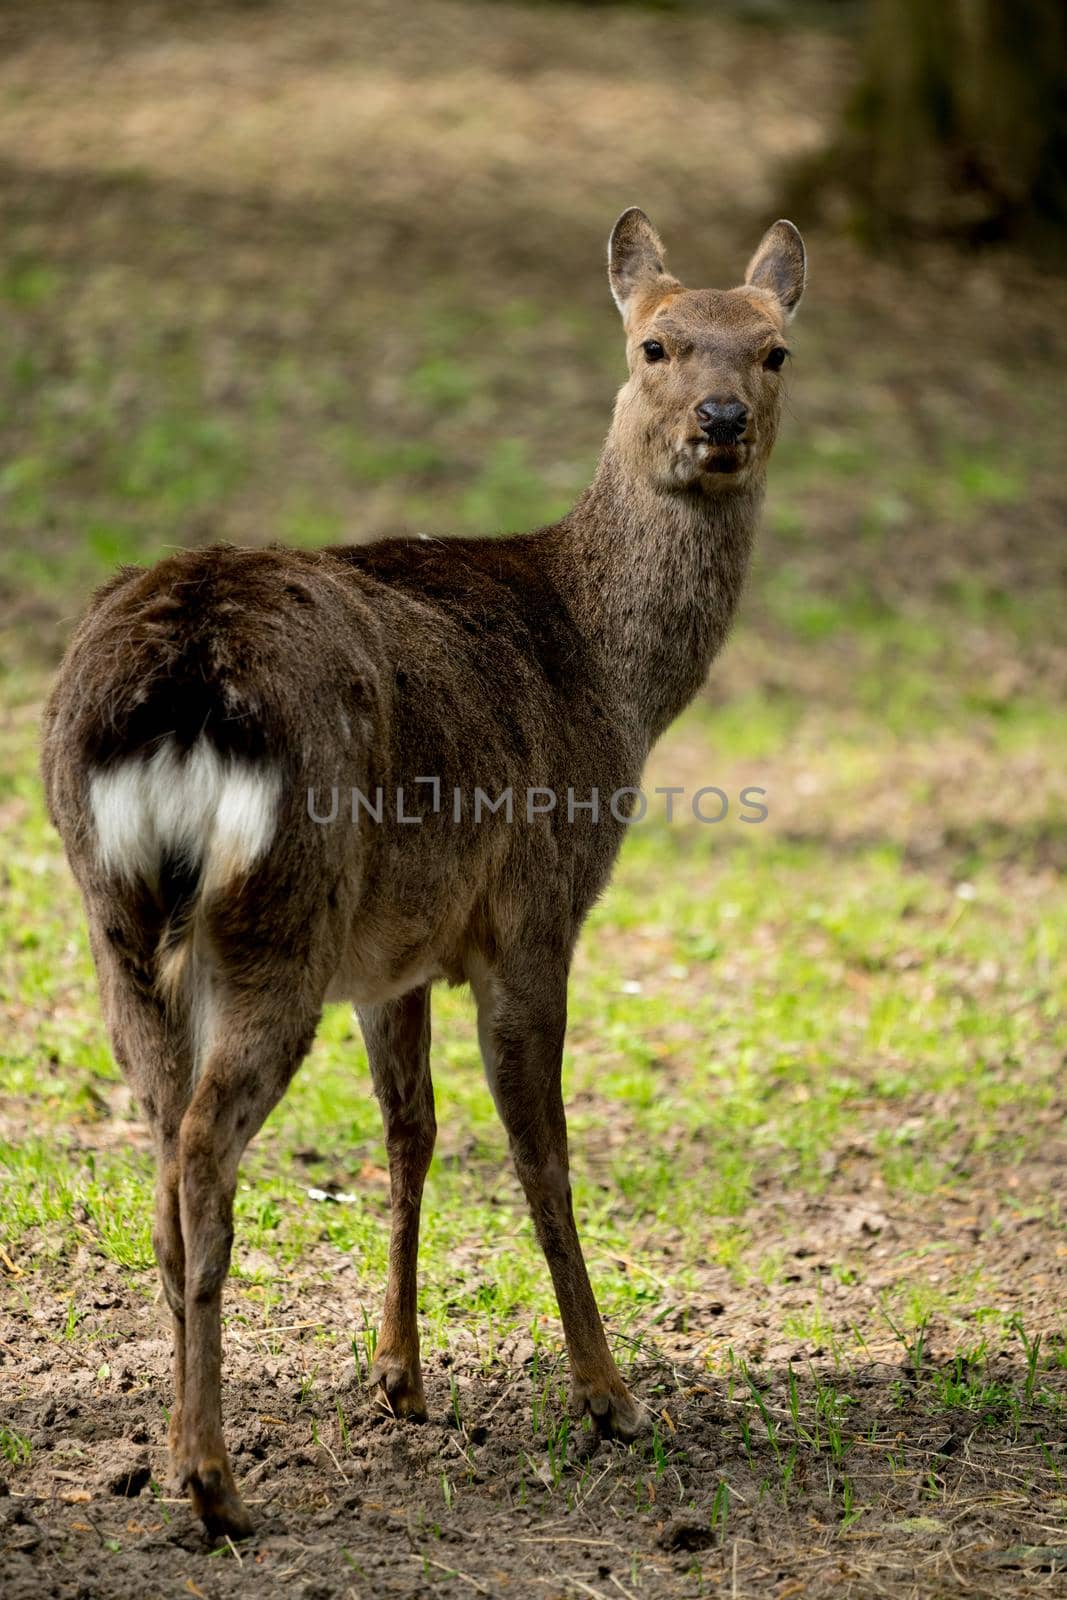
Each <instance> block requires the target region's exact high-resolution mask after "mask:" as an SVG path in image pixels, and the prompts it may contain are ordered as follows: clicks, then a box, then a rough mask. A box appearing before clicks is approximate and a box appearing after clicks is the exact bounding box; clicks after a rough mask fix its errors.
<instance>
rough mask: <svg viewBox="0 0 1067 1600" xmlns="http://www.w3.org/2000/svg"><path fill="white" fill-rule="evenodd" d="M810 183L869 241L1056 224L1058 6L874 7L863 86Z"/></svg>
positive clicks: (1060, 78)
mask: <svg viewBox="0 0 1067 1600" xmlns="http://www.w3.org/2000/svg"><path fill="white" fill-rule="evenodd" d="M811 176H813V177H814V176H816V174H812V175H811ZM818 177H819V179H820V181H824V180H828V181H829V182H830V183H831V186H833V180H834V178H835V177H836V178H837V180H838V181H839V183H840V184H841V186H842V187H843V189H844V191H845V193H846V194H847V195H848V197H849V200H850V202H851V210H852V216H853V221H854V223H855V224H856V226H857V227H858V228H859V229H860V230H861V231H864V232H867V233H870V234H872V235H878V234H885V233H887V232H889V231H891V230H893V229H900V228H903V229H904V230H905V231H907V232H910V233H919V234H944V233H949V234H957V235H962V236H964V237H968V238H971V239H982V238H997V237H1001V236H1004V235H1007V234H1015V233H1018V232H1020V231H1021V230H1022V229H1023V228H1027V227H1030V226H1033V225H1037V226H1040V227H1049V226H1052V227H1056V228H1062V227H1063V226H1064V225H1065V224H1067V9H1065V7H1064V4H1063V0H872V15H871V22H870V31H869V36H868V47H867V54H866V65H865V72H864V77H863V80H862V82H861V86H860V88H859V91H858V93H857V94H856V96H855V98H854V100H853V102H852V104H851V106H850V108H849V111H848V113H847V116H846V122H845V128H844V131H843V136H842V138H841V139H840V141H839V142H838V144H837V146H836V148H835V150H834V152H833V153H832V155H831V156H830V158H829V159H828V161H827V162H826V163H825V164H824V165H823V166H822V169H821V172H820V173H819V174H818Z"/></svg>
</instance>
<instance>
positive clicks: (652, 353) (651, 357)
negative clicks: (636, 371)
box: [641, 339, 667, 361]
mask: <svg viewBox="0 0 1067 1600" xmlns="http://www.w3.org/2000/svg"><path fill="white" fill-rule="evenodd" d="M641 349H642V350H643V351H644V352H645V360H646V361H662V360H663V359H664V357H665V356H666V354H667V352H666V350H664V348H663V346H662V345H661V344H660V342H659V340H658V339H646V340H645V342H644V344H643V345H642V346H641Z"/></svg>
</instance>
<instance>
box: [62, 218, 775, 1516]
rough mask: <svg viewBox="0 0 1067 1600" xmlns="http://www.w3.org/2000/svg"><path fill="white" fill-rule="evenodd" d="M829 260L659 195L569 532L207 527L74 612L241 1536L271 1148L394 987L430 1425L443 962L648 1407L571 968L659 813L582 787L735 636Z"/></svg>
mask: <svg viewBox="0 0 1067 1600" xmlns="http://www.w3.org/2000/svg"><path fill="white" fill-rule="evenodd" d="M804 270H805V269H804V249H803V245H802V243H801V239H800V235H799V234H798V233H797V230H796V229H795V228H794V227H793V225H792V223H789V222H776V223H775V224H774V225H773V227H771V228H770V230H769V231H768V232H767V234H766V235H765V237H764V239H763V240H762V242H761V244H760V246H759V248H758V250H757V251H756V254H755V255H754V257H753V258H752V261H751V263H750V264H749V268H748V272H747V275H746V278H745V283H744V285H743V286H742V287H740V288H736V289H730V290H725V291H719V290H695V291H690V290H687V289H684V288H683V287H682V285H681V284H680V283H679V282H678V281H677V280H676V279H675V278H673V277H671V276H669V275H668V274H667V272H666V270H665V267H664V258H663V249H662V246H661V244H660V241H659V239H658V238H657V236H656V234H655V232H654V231H653V228H652V226H651V224H650V223H649V221H648V219H647V218H646V217H645V216H644V214H643V213H642V212H640V211H638V210H630V211H627V212H625V213H624V214H623V216H621V217H620V218H619V220H618V222H617V223H616V225H615V228H614V231H613V233H612V236H611V243H610V247H609V271H610V280H611V287H612V291H613V293H614V296H615V299H616V301H617V303H618V306H619V309H620V311H621V313H622V317H623V322H624V324H625V328H626V335H627V359H628V362H629V377H628V380H627V382H626V384H625V385H624V387H623V389H622V390H621V392H620V394H619V397H618V400H617V403H616V406H615V417H614V422H613V424H612V427H611V431H610V433H609V435H608V439H607V443H606V445H605V448H604V452H603V455H602V457H601V460H600V463H599V466H598V468H597V471H596V475H595V478H594V480H593V483H592V485H591V487H590V488H589V489H588V490H587V491H586V492H585V494H584V495H583V496H582V498H581V499H580V500H579V502H578V504H577V506H576V507H575V508H574V510H573V511H572V512H570V514H569V515H568V516H566V517H564V518H563V520H562V521H561V522H559V523H557V524H556V525H555V526H554V527H548V528H541V529H538V530H537V531H536V532H533V533H528V534H523V535H520V536H517V537H514V538H509V539H501V540H493V539H485V540H474V539H442V540H434V541H423V540H402V539H387V540H384V541H383V542H381V543H378V544H373V545H369V546H361V547H356V548H351V549H327V550H320V551H317V552H315V553H313V554H309V553H306V552H301V551H291V550H284V549H279V548H271V549H266V550H263V549H261V550H235V549H232V548H229V547H226V546H216V547H214V548H212V549H204V550H197V551H186V552H183V553H181V554H179V555H176V556H173V557H170V558H168V559H167V560H165V561H162V562H160V563H159V564H158V565H157V566H155V567H153V568H151V569H150V570H148V571H145V570H143V569H141V568H125V569H124V570H123V571H121V572H119V573H118V574H117V575H116V576H115V577H114V578H113V579H112V580H111V581H110V582H109V583H107V584H106V585H105V586H104V587H103V588H102V589H101V590H100V591H99V592H98V593H97V595H96V596H95V597H94V599H93V601H92V604H91V606H90V608H89V611H88V614H87V616H86V617H85V619H84V620H83V622H82V623H81V626H80V627H79V629H78V631H77V633H76V635H75V637H74V640H73V643H72V644H71V647H70V650H69V652H68V654H67V657H66V660H65V662H64V664H63V667H62V669H61V671H60V674H59V678H58V681H57V683H56V686H55V689H54V691H53V694H52V696H51V699H50V702H49V705H48V709H47V713H46V718H45V736H44V777H45V784H46V788H47V793H48V802H49V807H50V810H51V814H52V817H53V819H54V821H55V824H56V827H57V828H58V829H59V832H60V833H61V835H62V837H63V841H64V844H65V846H66V850H67V854H68V857H69V859H70V863H71V866H72V868H73V870H74V874H75V877H76V878H77V880H78V883H79V885H80V888H81V891H82V894H83V896H84V900H85V906H86V911H87V914H88V920H89V931H90V938H91V942H92V948H93V955H94V958H95V961H96V966H97V971H98V974H99V980H100V988H101V994H102V998H103V1007H104V1013H105V1017H106V1021H107V1025H108V1028H109V1030H110V1035H111V1039H112V1043H113V1045H114V1050H115V1056H116V1058H117V1060H118V1062H119V1063H120V1065H121V1067H122V1069H123V1071H124V1072H125V1074H126V1075H127V1077H128V1079H129V1081H130V1083H131V1085H132V1087H133V1090H134V1092H135V1094H136V1096H137V1099H138V1103H139V1104H140V1106H141V1108H142V1110H143V1113H144V1115H145V1117H146V1118H147V1120H148V1122H149V1124H150V1125H151V1129H152V1133H153V1135H154V1139H155V1144H156V1149H157V1153H158V1186H157V1199H156V1217H155V1229H154V1242H155V1249H156V1255H157V1257H158V1261H159V1268H160V1273H161V1276H162V1280H163V1287H164V1291H165V1294H166V1298H167V1300H168V1302H169V1305H170V1308H171V1311H172V1313H173V1319H174V1388H175V1395H174V1406H173V1410H172V1412H171V1422H170V1443H171V1446H172V1449H173V1452H174V1456H175V1459H176V1465H177V1468H178V1470H179V1472H180V1474H181V1478H182V1481H183V1483H184V1484H185V1485H186V1486H187V1488H188V1490H189V1493H190V1495H191V1497H192V1503H193V1506H194V1507H195V1509H196V1511H197V1512H198V1514H199V1515H200V1516H201V1517H202V1518H203V1520H204V1522H205V1524H206V1525H207V1528H208V1530H209V1531H211V1532H213V1533H219V1534H230V1535H233V1536H235V1537H236V1536H240V1535H242V1534H246V1533H248V1531H249V1529H250V1527H251V1523H250V1520H249V1517H248V1514H247V1512H246V1510H245V1508H244V1506H243V1504H242V1502H241V1499H240V1496H239V1495H238V1492H237V1488H236V1486H235V1483H234V1479H233V1475H232V1472H231V1469H230V1465H229V1461H228V1458H227V1454H226V1447H225V1444H224V1442H223V1432H222V1413H221V1400H220V1369H221V1354H222V1349H221V1331H220V1330H221V1324H220V1307H221V1296H222V1288H223V1282H224V1280H225V1278H226V1274H227V1271H228V1268H229V1261H230V1247H231V1243H232V1239H233V1226H232V1215H233V1198H234V1189H235V1186H236V1179H237V1171H238V1163H239V1161H240V1159H241V1155H242V1153H243V1151H244V1149H245V1147H246V1145H247V1144H248V1142H249V1140H250V1139H251V1138H252V1137H253V1135H254V1134H255V1133H256V1131H257V1129H258V1128H259V1127H260V1126H261V1124H262V1122H263V1120H264V1118H265V1117H266V1116H267V1114H268V1112H269V1111H270V1110H271V1108H272V1107H273V1106H274V1105H275V1104H276V1103H277V1101H278V1100H279V1099H280V1098H281V1096H282V1094H283V1093H284V1092H285V1089H286V1086H287V1085H288V1083H289V1081H290V1079H291V1078H292V1076H293V1074H294V1073H295V1072H296V1070H297V1068H298V1067H299V1065H300V1063H301V1061H302V1060H303V1058H304V1055H305V1054H306V1052H307V1050H308V1047H309V1046H310V1044H311V1041H312V1038H313V1036H314V1033H315V1028H316V1024H317V1022H318V1020H319V1016H320V1013H321V1010H322V1006H323V1002H324V1001H325V1000H326V999H328V998H331V997H332V998H347V999H351V1000H352V1001H354V1003H355V1005H356V1007H357V1008H358V1013H359V1019H360V1023H361V1026H362V1029H363V1034H364V1037H365V1040H366V1045H367V1052H368V1055H369V1058H370V1068H371V1073H372V1075H373V1080H374V1087H375V1090H376V1093H377V1095H378V1098H379V1100H380V1102H381V1109H382V1116H383V1120H384V1125H385V1139H386V1146H387V1149H388V1155H389V1174H390V1184H391V1192H392V1238H391V1246H390V1264H389V1281H388V1286H387V1288H386V1293H385V1307H384V1312H383V1315H382V1323H381V1332H380V1336H379V1340H378V1355H377V1361H376V1364H375V1367H374V1377H375V1378H376V1379H377V1381H378V1382H379V1383H380V1384H381V1386H382V1388H383V1390H384V1393H385V1395H386V1396H387V1398H388V1401H389V1404H390V1405H391V1406H392V1408H393V1410H394V1411H395V1413H396V1414H397V1415H398V1416H400V1417H409V1418H420V1417H422V1416H424V1415H425V1398H424V1394H423V1384H422V1374H421V1370H420V1365H419V1339H418V1329H417V1323H416V1253H417V1248H418V1229H419V1207H420V1202H421V1197H422V1189H423V1181H424V1179H425V1176H426V1171H427V1167H428V1166H429V1162H430V1157H431V1153H432V1151H433V1145H434V1135H435V1122H434V1102H433V1091H432V1087H431V1083H430V988H431V985H432V984H433V983H434V982H435V981H437V980H440V979H443V980H445V981H446V982H449V983H457V984H458V983H464V982H466V983H469V984H470V986H471V988H472V989H473V991H474V995H475V999H476V1003H477V1010H478V1032H479V1038H480V1042H481V1048H482V1053H483V1056H484V1060H485V1069H486V1073H487V1075H488V1079H489V1083H490V1086H491V1088H492V1092H493V1095H494V1098H495V1100H496V1104H497V1107H498V1109H499V1112H500V1115H501V1118H502V1119H503V1122H504V1125H505V1127H506V1129H507V1132H508V1137H509V1140H510V1145H511V1150H512V1153H513V1156H514V1161H515V1166H516V1168H517V1170H518V1175H519V1178H520V1179H521V1181H522V1185H523V1188H524V1189H525V1191H526V1195H527V1198H528V1200H529V1204H530V1208H531V1210H532V1213H533V1218H534V1222H535V1225H536V1229H537V1234H538V1238H539V1239H540V1242H541V1244H542V1246H543V1248H544V1252H545V1255H546V1257H547V1259H548V1265H549V1269H550V1271H551V1274H552V1280H553V1283H554V1286H555V1290H556V1296H557V1299H558V1301H559V1308H560V1312H561V1315H562V1319H563V1327H564V1331H565V1334H566V1340H567V1346H568V1350H569V1353H570V1359H571V1366H572V1373H573V1381H574V1397H575V1402H576V1404H577V1406H578V1407H580V1408H582V1409H584V1410H587V1411H589V1412H590V1413H591V1414H592V1416H593V1419H594V1421H595V1424H596V1426H597V1428H598V1429H599V1430H600V1431H601V1432H602V1433H604V1434H615V1435H619V1436H621V1437H623V1438H630V1437H632V1436H633V1435H634V1434H635V1433H636V1432H637V1431H638V1429H639V1426H640V1416H639V1412H638V1409H637V1407H636V1405H635V1403H634V1401H633V1399H632V1398H631V1396H630V1394H629V1393H628V1391H627V1389H626V1386H625V1385H624V1383H623V1380H622V1378H621V1377H620V1375H619V1372H618V1369H617V1368H616V1366H615V1362H614V1361H613V1359H612V1357H611V1354H610V1351H609V1349H608V1344H607V1340H606V1338H605V1335H604V1330H603V1327H602V1325H601V1321H600V1316H599V1314H598V1311H597V1306H596V1301H595V1299H594V1297H593V1290H592V1288H591V1286H590V1282H589V1277H588V1274H587V1272H586V1268H585V1263H584V1260H583V1258H582V1250H581V1246H580V1244H579V1241H578V1234H577V1232H576V1230H575V1224H574V1216H573V1212H572V1208H571V1194H570V1186H569V1182H568V1175H567V1174H568V1168H567V1130H566V1120H565V1115H564V1107H563V1098H562V1093H561V1087H560V1075H561V1061H562V1053H563V1037H564V1031H565V1026H566V1009H567V974H568V968H569V966H570V961H571V956H572V952H573V950H574V946H575V941H576V939H577V935H578V931H579V927H580V925H581V922H582V919H583V917H584V916H585V914H586V912H587V911H588V909H589V907H590V905H591V904H592V902H593V900H594V899H595V897H596V895H597V894H598V893H599V891H600V890H601V889H602V888H603V887H604V885H605V883H606V881H607V878H608V875H609V873H610V870H611V866H612V863H613V861H614V859H615V855H616V853H617V851H618V848H619V844H620V841H621V839H622V836H623V833H624V831H625V811H623V812H622V814H621V815H620V816H617V815H615V814H614V813H613V812H611V811H609V810H608V809H607V808H606V807H605V808H603V809H601V811H600V813H599V815H594V813H593V811H592V810H591V809H589V808H585V809H582V808H581V802H582V801H583V800H584V801H588V800H589V798H590V795H591V791H592V790H593V789H596V790H598V791H599V794H600V795H607V794H609V793H614V792H616V791H618V790H623V789H627V788H628V787H630V788H632V787H634V786H636V785H637V784H638V783H639V780H640V775H641V771H642V767H643V765H644V762H645V758H646V756H647V755H648V752H649V749H650V747H651V745H652V743H653V741H654V740H655V739H656V738H657V737H658V736H659V735H660V734H661V733H662V732H663V730H664V728H666V726H667V724H668V723H669V722H670V721H671V719H672V718H673V717H675V716H676V715H677V713H678V712H679V711H680V710H681V709H682V707H683V706H684V705H685V704H686V703H687V701H689V700H690V699H691V697H692V696H693V695H694V694H695V692H696V691H697V689H698V688H699V686H700V684H701V682H702V681H703V679H704V676H705V674H706V672H707V670H708V666H709V664H710V662H711V660H712V658H713V656H714V655H715V654H716V652H717V651H718V649H719V647H720V646H721V644H722V642H723V640H724V638H725V636H726V632H727V629H728V627H729V625H730V620H731V617H732V615H733V612H734V608H735V606H736V604H737V600H738V596H739V594H740V590H741V586H742V582H743V579H744V575H745V569H746V566H747V563H748V558H749V550H750V547H751V544H752V538H753V534H754V532H755V528H756V522H757V518H758V515H759V509H760V502H761V499H762V496H763V487H764V475H765V470H766V466H767V460H768V457H769V455H770V452H771V447H772V445H773V444H774V439H775V434H776V431H777V427H778V418H779V411H780V407H781V399H782V375H781V369H782V365H783V362H784V360H785V357H786V354H787V351H786V348H785V343H784V331H785V327H786V324H787V322H788V320H789V318H790V316H791V315H792V312H793V311H794V309H795V307H796V305H797V302H798V301H799V299H800V296H801V292H802V290H803V285H804ZM431 778H433V779H436V780H438V786H437V787H435V786H434V785H432V784H430V783H429V781H428V780H429V779H431ZM474 784H477V785H478V786H480V787H481V788H482V789H483V790H484V791H485V794H486V795H489V796H493V797H495V798H497V799H498V798H499V797H500V796H501V794H502V792H503V791H505V790H509V789H510V790H511V791H513V793H514V794H516V795H522V794H523V792H525V791H527V790H529V789H531V788H535V789H543V790H549V791H553V792H554V793H555V794H556V795H557V796H559V797H562V795H563V794H564V792H565V791H568V790H573V794H574V796H575V797H576V800H577V804H576V806H575V807H574V808H573V809H572V808H570V807H568V808H567V811H565V810H564V807H563V804H562V799H560V803H559V804H557V805H556V806H555V808H554V809H550V808H549V806H548V802H547V800H545V799H544V797H543V796H542V798H541V799H540V800H539V802H538V803H537V804H532V805H530V806H529V807H528V809H527V811H526V812H525V814H523V813H522V812H521V810H520V813H519V815H514V814H513V815H512V816H511V817H510V818H509V816H508V815H507V814H505V811H504V810H503V809H498V810H496V811H489V812H488V814H487V811H486V808H484V807H483V808H482V813H481V815H480V817H477V818H476V817H475V816H474V814H473V810H472V807H471V805H470V804H469V797H470V795H471V791H472V785H474ZM335 787H336V789H337V791H338V792H339V793H342V794H344V795H345V796H346V799H347V797H348V795H349V793H350V791H351V790H353V789H355V790H357V791H358V794H359V795H360V796H362V797H364V799H365V800H366V802H367V803H366V805H364V804H363V803H362V801H360V802H359V803H357V814H358V822H353V821H352V820H351V819H349V817H348V814H347V806H346V809H345V811H344V812H343V813H341V814H340V817H339V820H335V821H334V822H333V823H330V824H327V823H323V822H320V821H316V820H315V816H317V815H319V813H320V812H321V811H322V810H324V809H325V807H326V804H327V800H326V797H327V796H328V795H329V794H330V792H331V791H332V790H333V789H334V788H335ZM454 788H458V789H460V790H461V791H462V792H463V793H464V794H465V795H466V796H467V797H468V803H466V804H464V805H462V806H461V807H460V814H459V815H458V816H457V814H456V811H455V810H454V808H453V806H452V804H451V802H449V803H442V796H451V794H452V791H453V789H454ZM401 789H403V790H404V791H405V793H404V795H403V796H401V795H400V794H399V793H398V791H399V790H401ZM379 790H381V791H382V792H383V793H384V794H385V795H386V796H388V797H389V798H388V802H387V803H386V804H385V805H384V806H383V807H382V811H381V817H382V820H381V821H380V823H379V822H377V821H376V820H375V819H374V818H373V817H372V816H371V815H370V812H371V811H372V810H373V809H374V805H375V796H376V795H377V794H378V791H379ZM394 796H395V797H396V801H397V804H396V806H395V807H394V804H393V799H394ZM309 799H310V801H311V804H309ZM435 801H436V802H437V803H436V805H435ZM416 808H418V810H417V811H416ZM313 812H314V813H315V815H312V813H313ZM568 813H569V814H568ZM416 814H417V815H419V816H420V817H421V820H420V821H418V822H417V823H415V824H409V823H408V822H407V821H405V820H402V819H404V818H405V817H410V816H412V815H416Z"/></svg>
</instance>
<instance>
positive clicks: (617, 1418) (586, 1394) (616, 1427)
mask: <svg viewBox="0 0 1067 1600" xmlns="http://www.w3.org/2000/svg"><path fill="white" fill-rule="evenodd" d="M574 1402H575V1409H576V1410H577V1412H578V1415H579V1416H582V1415H584V1413H586V1412H588V1413H589V1415H590V1416H591V1417H592V1419H593V1426H594V1428H595V1429H596V1431H597V1433H598V1434H599V1436H600V1438H601V1439H621V1440H623V1442H624V1443H626V1444H629V1443H630V1442H631V1441H632V1440H634V1439H636V1438H638V1437H639V1435H640V1434H642V1433H644V1432H645V1431H646V1428H647V1426H648V1424H647V1420H646V1417H645V1414H644V1412H643V1410H642V1409H641V1407H640V1406H639V1405H638V1404H637V1401H636V1400H635V1399H634V1397H633V1395H632V1394H631V1393H630V1391H629V1389H627V1388H626V1387H625V1385H618V1386H615V1385H613V1386H612V1387H611V1388H610V1389H609V1388H608V1387H607V1386H604V1387H603V1388H601V1387H599V1386H597V1385H594V1384H576V1385H575V1390H574Z"/></svg>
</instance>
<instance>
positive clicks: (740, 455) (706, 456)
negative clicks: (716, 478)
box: [699, 439, 749, 473]
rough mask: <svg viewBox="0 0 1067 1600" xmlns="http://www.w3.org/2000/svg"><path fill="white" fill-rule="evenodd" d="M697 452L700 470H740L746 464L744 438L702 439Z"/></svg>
mask: <svg viewBox="0 0 1067 1600" xmlns="http://www.w3.org/2000/svg"><path fill="white" fill-rule="evenodd" d="M700 442H701V445H702V446H703V448H702V449H701V450H700V452H699V457H700V470H701V472H717V473H730V472H740V471H741V469H742V468H743V467H745V466H747V464H748V454H749V452H748V444H747V442H746V441H745V440H741V439H736V440H733V439H732V440H730V442H729V443H726V442H720V441H719V440H717V439H702V440H701V441H700Z"/></svg>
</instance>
